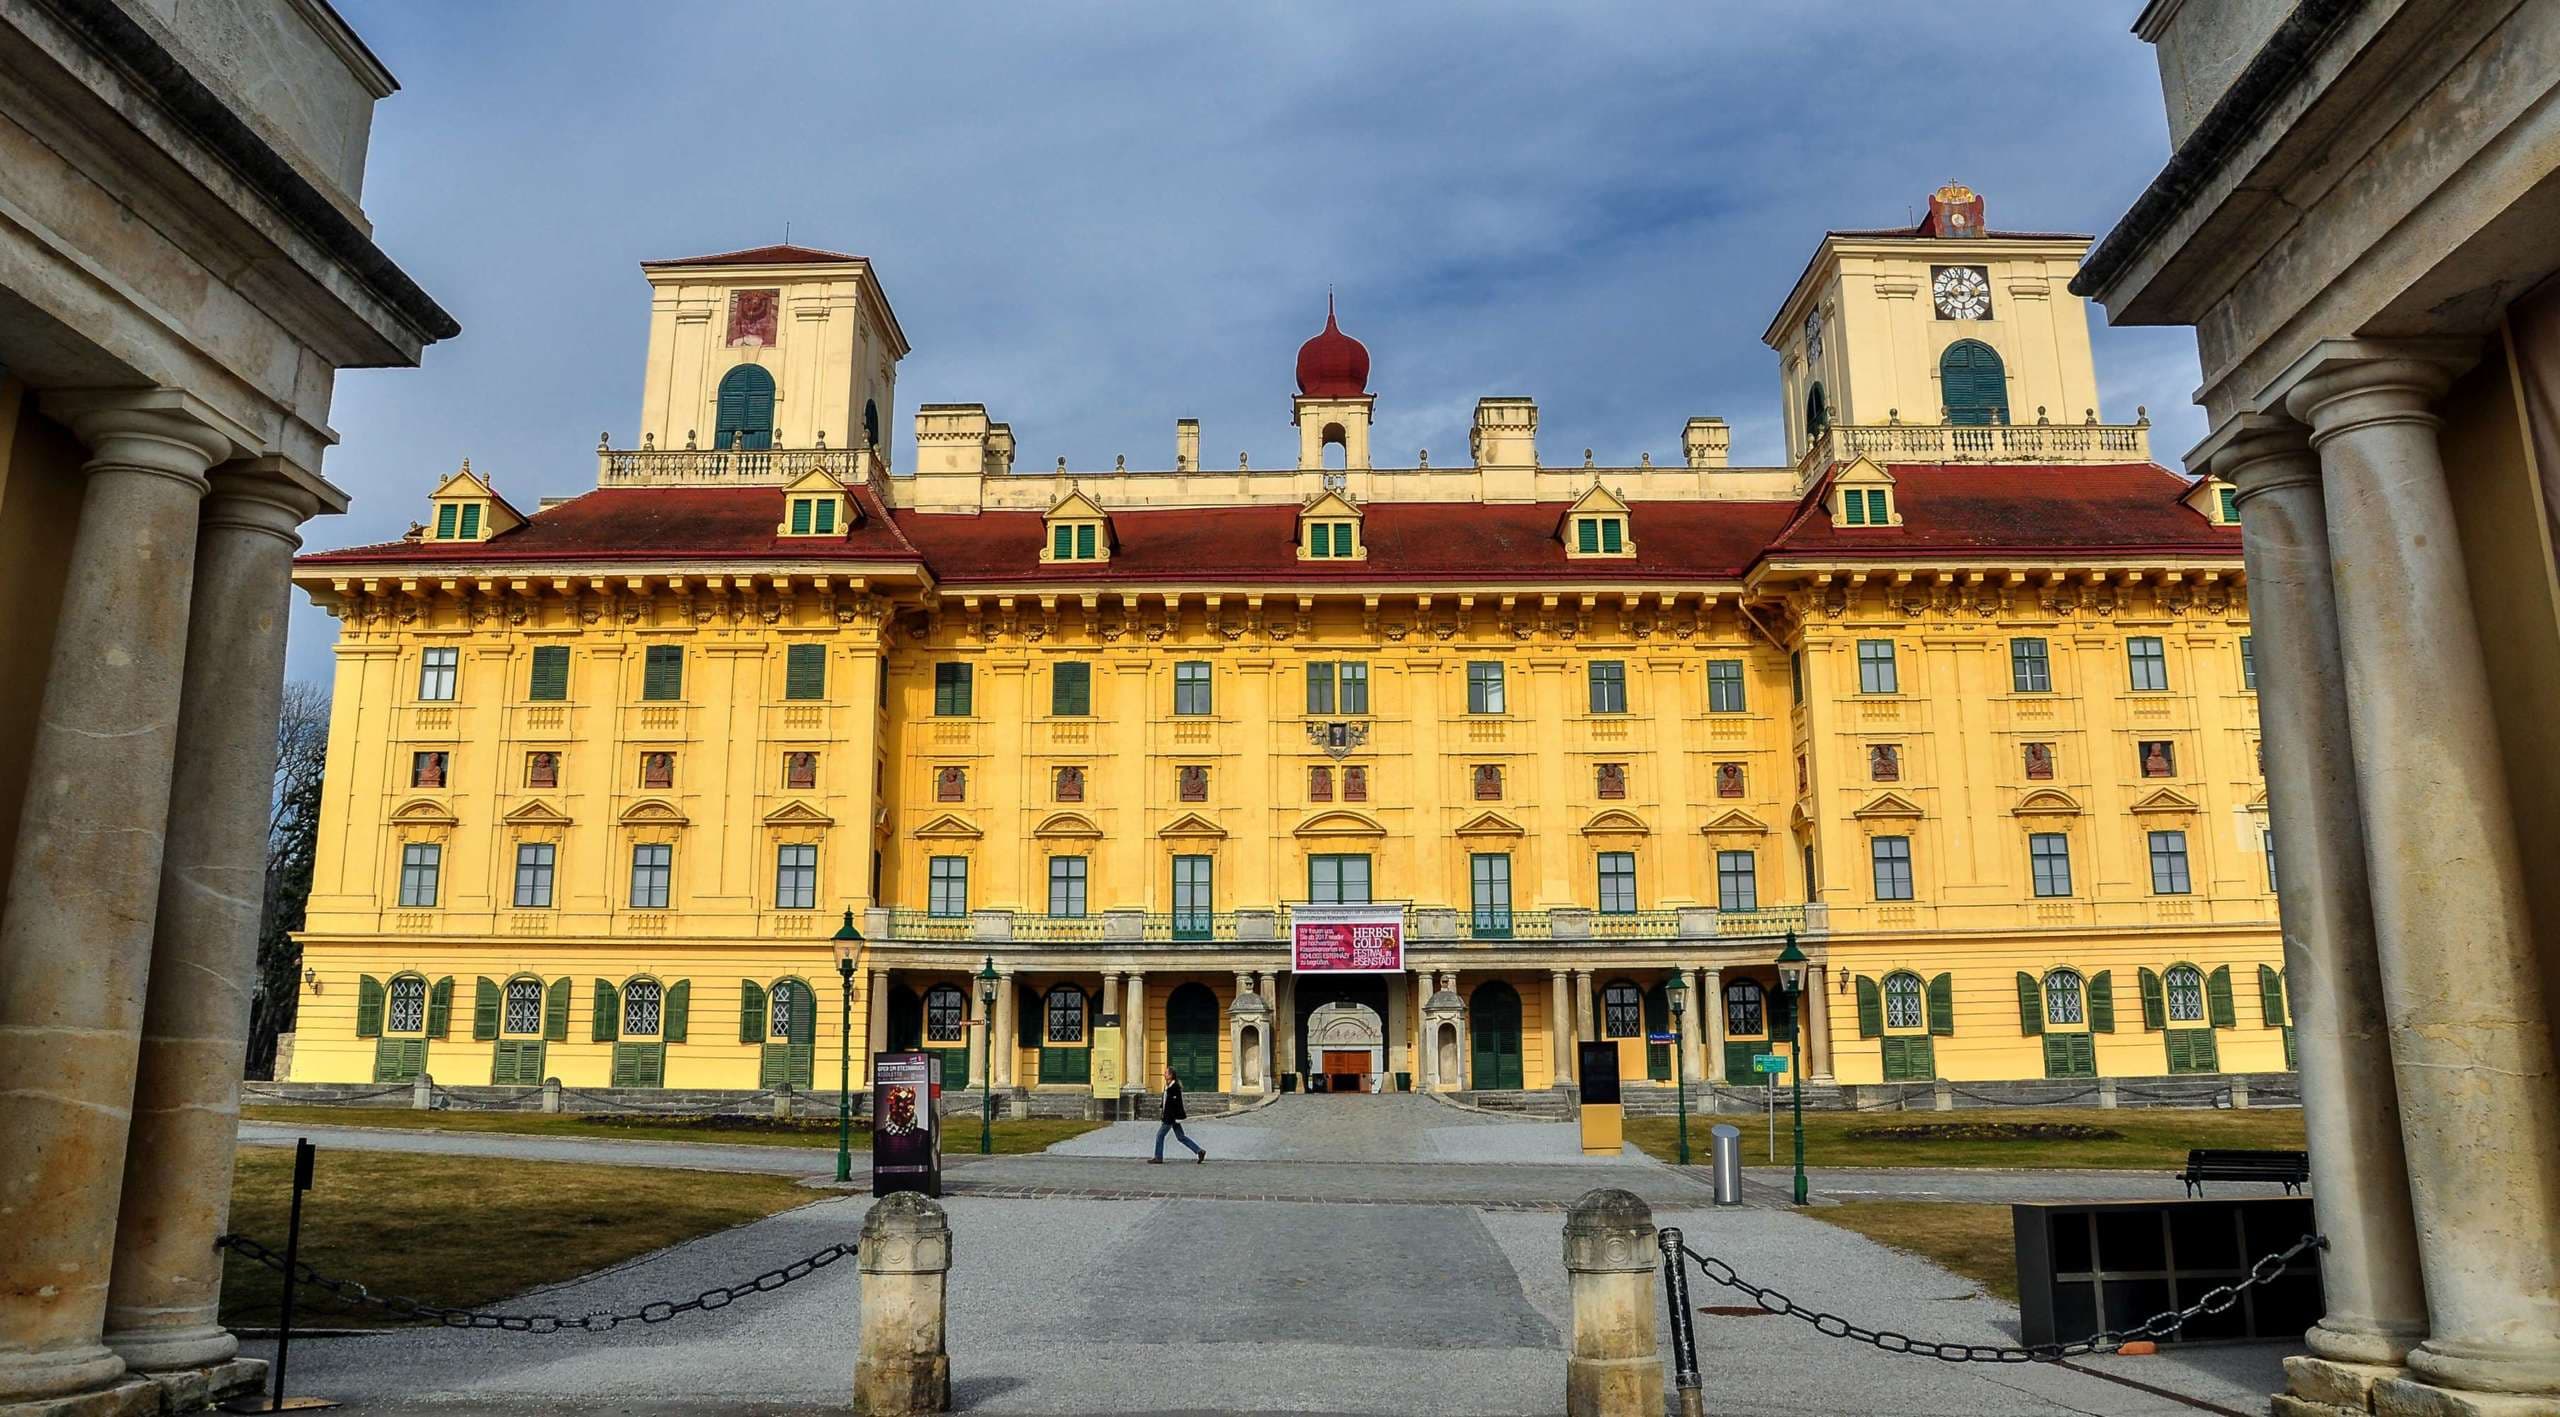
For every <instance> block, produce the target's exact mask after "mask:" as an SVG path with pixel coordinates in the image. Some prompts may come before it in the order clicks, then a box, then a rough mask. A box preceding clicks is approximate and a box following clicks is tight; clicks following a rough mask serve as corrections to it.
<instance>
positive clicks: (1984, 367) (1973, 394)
mask: <svg viewBox="0 0 2560 1417" xmlns="http://www.w3.org/2000/svg"><path fill="white" fill-rule="evenodd" d="M1938 397H1939V398H1940V399H1941V400H1943V401H1944V402H1945V404H1946V407H1947V421H1948V422H1949V423H1965V424H1974V425H1983V424H1992V423H2006V422H2008V421H2009V374H2008V370H2007V369H2006V368H2004V367H2003V366H2002V365H2001V363H2000V352H1999V351H1998V350H1995V349H1993V348H1992V347H1991V346H1989V345H1987V344H1984V343H1983V342H1982V341H1980V340H1978V339H1960V340H1957V341H1956V342H1955V343H1954V344H1951V345H1948V346H1947V352H1946V353H1945V354H1943V355H1941V356H1939V358H1938Z"/></svg>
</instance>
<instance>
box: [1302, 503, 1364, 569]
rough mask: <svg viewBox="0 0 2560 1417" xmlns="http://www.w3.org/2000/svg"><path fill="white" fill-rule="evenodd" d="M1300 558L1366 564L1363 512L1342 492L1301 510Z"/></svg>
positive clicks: (1303, 559) (1309, 504)
mask: <svg viewBox="0 0 2560 1417" xmlns="http://www.w3.org/2000/svg"><path fill="white" fill-rule="evenodd" d="M1298 559H1299V560H1301V561H1365V560H1367V559H1369V548H1368V546H1367V544H1366V542H1365V539H1364V538H1363V537H1362V535H1361V519H1360V509H1359V508H1358V507H1355V506H1353V505H1351V501H1350V499H1349V498H1346V497H1344V496H1343V495H1342V494H1341V493H1339V492H1326V493H1324V494H1322V495H1320V496H1318V497H1317V498H1316V499H1315V500H1314V501H1312V502H1309V503H1308V504H1307V505H1305V506H1303V507H1301V508H1299V509H1298Z"/></svg>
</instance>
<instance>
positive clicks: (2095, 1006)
mask: <svg viewBox="0 0 2560 1417" xmlns="http://www.w3.org/2000/svg"><path fill="white" fill-rule="evenodd" d="M2089 1031H2090V1032H2091V1033H2113V1032H2115V1031H2116V973H2115V971H2114V970H2112V969H2101V970H2099V971H2098V972H2097V973H2095V974H2093V975H2090V976H2089Z"/></svg>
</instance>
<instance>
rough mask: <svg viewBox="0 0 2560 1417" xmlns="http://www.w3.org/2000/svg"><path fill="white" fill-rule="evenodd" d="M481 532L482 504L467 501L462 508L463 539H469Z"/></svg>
mask: <svg viewBox="0 0 2560 1417" xmlns="http://www.w3.org/2000/svg"><path fill="white" fill-rule="evenodd" d="M479 534H480V504H479V503H477V502H466V503H464V504H463V508H462V539H463V540H465V541H469V540H470V539H471V538H473V537H475V536H478V535H479Z"/></svg>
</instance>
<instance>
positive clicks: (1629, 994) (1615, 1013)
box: [1600, 979, 1644, 1038]
mask: <svg viewBox="0 0 2560 1417" xmlns="http://www.w3.org/2000/svg"><path fill="white" fill-rule="evenodd" d="M1600 1027H1601V1034H1602V1036H1603V1037H1607V1038H1642V1037H1644V991H1643V990H1641V989H1639V988H1637V987H1636V986H1635V985H1634V984H1633V983H1632V982H1630V981H1628V980H1624V979H1613V980H1611V981H1609V983H1608V985H1607V986H1606V987H1604V988H1602V989H1601V991H1600Z"/></svg>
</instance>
